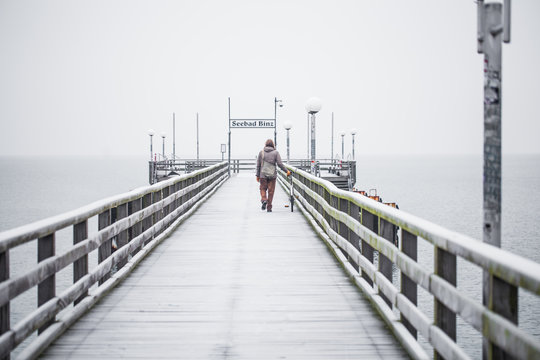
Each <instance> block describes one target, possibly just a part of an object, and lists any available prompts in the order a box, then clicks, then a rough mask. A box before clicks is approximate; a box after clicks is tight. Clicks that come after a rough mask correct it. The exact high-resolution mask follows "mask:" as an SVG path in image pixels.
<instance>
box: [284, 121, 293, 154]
mask: <svg viewBox="0 0 540 360" xmlns="http://www.w3.org/2000/svg"><path fill="white" fill-rule="evenodd" d="M283 127H284V128H285V130H287V164H288V163H289V161H290V158H291V156H290V139H289V130H291V129H292V125H291V123H285V124H284V125H283Z"/></svg>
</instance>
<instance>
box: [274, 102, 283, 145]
mask: <svg viewBox="0 0 540 360" xmlns="http://www.w3.org/2000/svg"><path fill="white" fill-rule="evenodd" d="M277 103H280V104H279V107H283V102H282V100H278V98H276V97H275V98H274V146H275V147H276V148H277V131H276V129H277Z"/></svg>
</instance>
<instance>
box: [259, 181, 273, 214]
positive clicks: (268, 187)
mask: <svg viewBox="0 0 540 360" xmlns="http://www.w3.org/2000/svg"><path fill="white" fill-rule="evenodd" d="M259 182H260V184H261V186H260V187H259V189H260V190H261V202H262V201H265V200H266V201H268V204H267V205H266V209H268V210H272V200H273V199H274V191H275V190H276V179H270V178H261V179H260V181H259ZM267 191H268V195H266V192H267Z"/></svg>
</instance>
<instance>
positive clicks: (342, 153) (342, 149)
mask: <svg viewBox="0 0 540 360" xmlns="http://www.w3.org/2000/svg"><path fill="white" fill-rule="evenodd" d="M343 160H345V134H341V161H343Z"/></svg>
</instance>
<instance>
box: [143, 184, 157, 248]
mask: <svg viewBox="0 0 540 360" xmlns="http://www.w3.org/2000/svg"><path fill="white" fill-rule="evenodd" d="M152 197H153V193H148V194H146V195H144V196H143V198H142V208H143V209H145V208H147V207H148V206H150V205H151V204H152ZM153 218H154V216H153V215H149V216H147V217H145V218H144V219H143V221H142V232H143V233H144V232H145V231H146V230H148V229H150V228H151V227H152V219H153ZM150 240H151V239H150V238H149V239H146V240H145V241H144V242H143V244H142V245H141V249H142V248H143V247H144V245H146V243H147V242H148V241H150Z"/></svg>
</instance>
